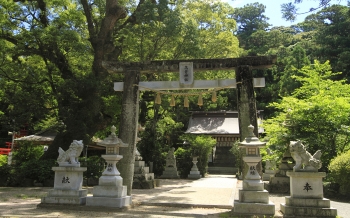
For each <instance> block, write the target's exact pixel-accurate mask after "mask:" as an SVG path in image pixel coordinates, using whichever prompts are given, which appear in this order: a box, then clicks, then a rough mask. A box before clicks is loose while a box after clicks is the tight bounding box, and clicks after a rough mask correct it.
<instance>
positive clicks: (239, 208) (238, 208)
mask: <svg viewBox="0 0 350 218" xmlns="http://www.w3.org/2000/svg"><path fill="white" fill-rule="evenodd" d="M233 212H234V213H235V214H253V215H271V216H273V215H274V214H275V204H274V203H272V202H271V201H270V202H269V203H268V204H262V203H245V202H239V201H237V200H236V201H234V205H233Z"/></svg>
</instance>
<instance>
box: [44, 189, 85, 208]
mask: <svg viewBox="0 0 350 218" xmlns="http://www.w3.org/2000/svg"><path fill="white" fill-rule="evenodd" d="M87 193H88V190H86V189H81V190H64V189H52V190H49V192H48V195H47V197H43V198H41V203H44V204H74V205H77V204H78V205H79V204H80V205H81V204H85V198H86V196H87Z"/></svg>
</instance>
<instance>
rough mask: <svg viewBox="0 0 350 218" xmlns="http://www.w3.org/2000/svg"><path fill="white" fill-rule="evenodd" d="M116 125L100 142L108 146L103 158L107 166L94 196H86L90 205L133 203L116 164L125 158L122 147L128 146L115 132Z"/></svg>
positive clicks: (94, 191) (125, 204)
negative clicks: (120, 151)
mask: <svg viewBox="0 0 350 218" xmlns="http://www.w3.org/2000/svg"><path fill="white" fill-rule="evenodd" d="M115 131H116V128H115V126H112V127H111V132H112V133H111V134H110V135H109V136H108V137H107V138H105V139H104V140H103V141H100V142H98V143H97V144H98V145H100V146H104V147H106V154H105V155H102V158H103V159H105V160H106V162H107V166H106V169H105V171H104V172H103V173H102V176H101V177H100V178H99V185H98V186H94V189H93V196H92V197H87V198H86V205H88V206H104V207H119V208H121V207H125V206H128V205H130V204H131V197H130V196H126V192H127V187H126V186H123V178H122V177H121V176H120V172H119V171H118V169H117V166H116V164H117V163H118V161H119V160H120V159H122V158H123V156H122V155H119V148H120V147H128V144H125V143H123V141H122V140H121V139H119V138H118V137H117V136H116V134H115Z"/></svg>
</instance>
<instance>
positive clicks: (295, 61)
mask: <svg viewBox="0 0 350 218" xmlns="http://www.w3.org/2000/svg"><path fill="white" fill-rule="evenodd" d="M309 64H310V61H309V59H308V58H307V57H306V52H305V50H304V49H303V48H302V47H301V46H299V45H296V46H294V48H293V50H292V52H291V55H290V56H289V57H288V59H287V61H286V67H285V69H284V72H283V73H282V75H281V81H280V92H279V93H280V95H281V96H290V95H291V94H292V93H293V92H294V90H295V89H296V88H298V87H300V82H299V81H296V80H295V77H294V76H298V75H299V70H300V69H301V68H303V67H304V66H307V65H309Z"/></svg>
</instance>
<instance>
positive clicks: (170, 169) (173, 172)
mask: <svg viewBox="0 0 350 218" xmlns="http://www.w3.org/2000/svg"><path fill="white" fill-rule="evenodd" d="M174 151H175V148H171V149H170V151H169V152H168V155H167V157H166V166H165V169H164V171H163V174H162V175H161V176H160V178H161V179H178V178H180V177H179V173H178V172H177V167H176V158H175V154H174Z"/></svg>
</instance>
